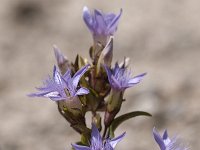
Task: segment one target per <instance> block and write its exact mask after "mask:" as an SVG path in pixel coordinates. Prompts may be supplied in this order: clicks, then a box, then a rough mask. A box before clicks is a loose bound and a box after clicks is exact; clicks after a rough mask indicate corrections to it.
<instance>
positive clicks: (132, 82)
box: [128, 73, 146, 87]
mask: <svg viewBox="0 0 200 150" xmlns="http://www.w3.org/2000/svg"><path fill="white" fill-rule="evenodd" d="M145 75H146V73H143V74H140V75H138V76H135V77H133V78H132V79H130V80H129V82H128V84H129V87H130V86H133V85H134V84H137V83H139V82H140V81H141V80H142V79H143V78H144V76H145Z"/></svg>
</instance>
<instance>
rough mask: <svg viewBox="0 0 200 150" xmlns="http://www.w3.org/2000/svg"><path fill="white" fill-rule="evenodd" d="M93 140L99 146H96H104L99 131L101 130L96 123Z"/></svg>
mask: <svg viewBox="0 0 200 150" xmlns="http://www.w3.org/2000/svg"><path fill="white" fill-rule="evenodd" d="M91 142H92V143H94V145H96V146H97V147H96V148H101V147H102V137H101V135H100V133H99V130H98V129H97V127H96V126H95V124H92V134H91ZM92 145H93V144H92Z"/></svg>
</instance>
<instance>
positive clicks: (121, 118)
mask: <svg viewBox="0 0 200 150" xmlns="http://www.w3.org/2000/svg"><path fill="white" fill-rule="evenodd" d="M137 116H148V117H151V116H152V115H151V114H149V113H147V112H144V111H133V112H130V113H127V114H124V115H121V116H119V117H117V118H115V119H114V121H113V122H112V124H111V125H110V128H109V135H110V137H111V138H113V137H114V132H115V130H116V129H117V127H118V126H119V125H120V124H121V123H123V122H124V121H126V120H128V119H131V118H134V117H137Z"/></svg>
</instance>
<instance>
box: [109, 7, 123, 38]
mask: <svg viewBox="0 0 200 150" xmlns="http://www.w3.org/2000/svg"><path fill="white" fill-rule="evenodd" d="M121 15H122V9H120V13H119V14H118V15H117V16H116V17H115V18H114V19H113V20H112V22H111V23H110V24H109V25H108V26H107V29H108V31H107V32H108V34H111V35H113V34H114V32H115V31H116V29H117V26H118V23H119V19H120V17H121Z"/></svg>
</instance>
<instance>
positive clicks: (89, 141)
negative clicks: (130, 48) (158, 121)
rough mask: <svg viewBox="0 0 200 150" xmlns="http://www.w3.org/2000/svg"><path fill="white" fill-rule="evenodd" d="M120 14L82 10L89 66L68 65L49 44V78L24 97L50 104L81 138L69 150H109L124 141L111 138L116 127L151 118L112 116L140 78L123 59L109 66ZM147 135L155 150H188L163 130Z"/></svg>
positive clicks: (79, 59) (80, 63) (81, 62)
mask: <svg viewBox="0 0 200 150" xmlns="http://www.w3.org/2000/svg"><path fill="white" fill-rule="evenodd" d="M121 15H122V9H121V10H120V12H119V13H118V14H113V13H108V14H106V13H103V12H102V11H100V10H94V12H90V11H89V9H88V8H87V7H84V8H83V20H84V22H85V24H86V26H87V27H88V29H89V30H90V32H91V33H92V37H93V44H92V46H91V48H90V49H89V55H90V58H91V61H89V60H86V59H85V58H82V57H81V56H80V55H77V57H76V59H75V61H74V62H71V61H70V60H68V59H67V57H66V56H65V55H64V54H63V53H62V52H61V50H60V49H59V48H58V47H57V46H55V45H54V53H55V58H56V61H57V66H56V65H55V66H54V67H53V76H52V77H51V76H49V77H48V78H47V79H46V80H45V81H44V82H43V86H41V87H38V88H36V89H37V90H38V92H35V93H32V94H29V96H30V97H44V98H49V99H50V100H52V101H55V102H56V104H57V106H58V111H59V112H60V114H61V115H62V116H63V117H64V118H65V119H66V120H67V121H68V122H69V124H70V126H71V127H72V128H73V129H74V130H75V131H76V132H78V133H79V134H80V136H81V140H80V141H79V142H77V144H72V147H73V149H75V150H114V149H115V147H116V145H117V143H118V142H120V141H121V140H122V139H123V137H124V136H125V133H123V134H121V135H120V136H117V137H115V134H114V133H115V130H116V129H117V127H118V126H119V125H120V124H121V123H123V122H124V121H126V120H128V119H130V118H133V117H136V116H151V114H149V113H147V112H144V111H133V112H128V113H126V114H123V115H121V116H117V115H118V112H119V111H120V109H121V107H122V104H123V102H125V98H124V92H125V91H126V89H127V88H131V87H134V86H135V85H137V84H138V83H140V82H141V81H142V79H143V78H144V77H145V75H146V73H141V74H139V75H136V76H133V75H132V72H131V71H130V69H129V68H128V62H129V58H125V59H124V61H123V62H122V63H118V62H115V66H114V67H112V57H113V43H114V34H115V32H116V31H117V27H118V24H119V20H120V17H121ZM87 112H91V113H92V119H91V120H92V122H91V125H92V127H91V129H90V128H89V127H88V126H87V123H86V121H87V120H86V117H85V116H86V113H87ZM100 112H101V113H100ZM102 114H103V116H102ZM102 120H103V121H102ZM153 135H154V138H155V140H156V142H157V143H158V145H159V147H160V149H161V150H188V149H187V148H185V147H184V146H183V145H182V144H181V143H180V142H178V140H177V138H172V139H170V138H169V137H168V135H167V131H165V132H164V135H163V137H161V136H160V135H159V134H158V133H157V131H156V129H155V128H154V129H153Z"/></svg>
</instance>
